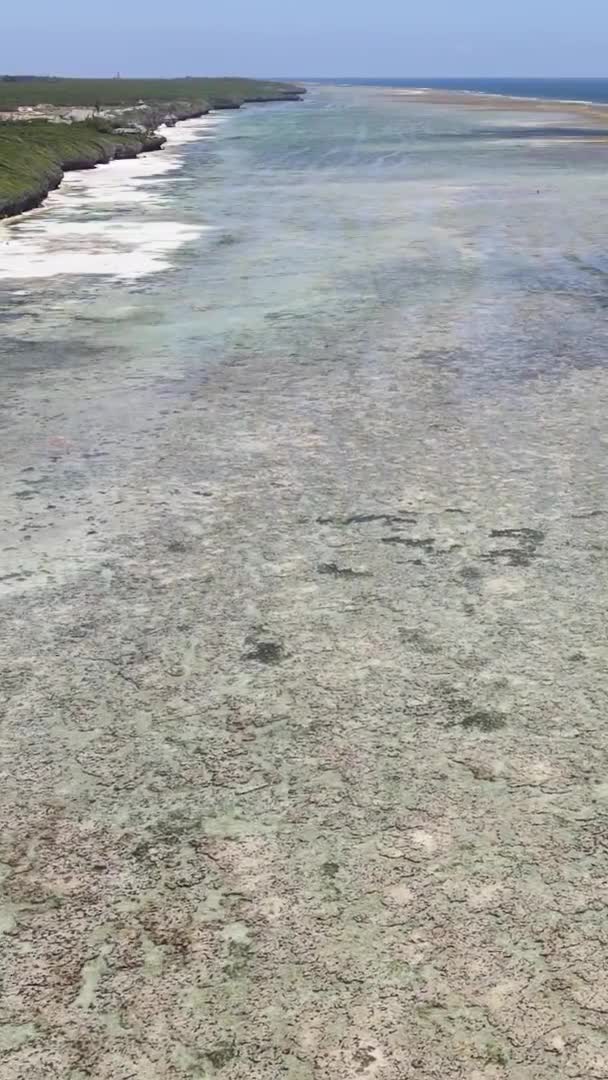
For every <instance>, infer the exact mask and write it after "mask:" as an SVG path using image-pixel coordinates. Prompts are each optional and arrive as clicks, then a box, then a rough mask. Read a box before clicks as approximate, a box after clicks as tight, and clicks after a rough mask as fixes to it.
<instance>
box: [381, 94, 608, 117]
mask: <svg viewBox="0 0 608 1080" xmlns="http://www.w3.org/2000/svg"><path fill="white" fill-rule="evenodd" d="M378 92H379V93H380V94H381V96H382V97H386V98H392V99H394V100H397V101H401V102H404V103H406V104H407V103H409V104H415V105H454V106H458V105H460V106H467V107H472V108H477V109H490V110H496V111H504V112H539V113H559V114H561V115H563V114H568V115H572V116H577V117H579V118H583V119H585V120H586V121H587V122H588V123H590V124H593V123H598V122H600V121H601V122H602V123H604V124H606V125H608V104H602V103H601V102H592V101H576V100H566V99H563V100H560V99H558V98H540V97H518V96H516V95H508V94H498V93H496V94H494V93H484V92H483V91H478V90H438V89H432V88H430V87H425V86H420V87H411V88H410V87H408V88H404V87H396V86H395V87H379V88H378Z"/></svg>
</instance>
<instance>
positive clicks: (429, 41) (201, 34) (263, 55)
mask: <svg viewBox="0 0 608 1080" xmlns="http://www.w3.org/2000/svg"><path fill="white" fill-rule="evenodd" d="M6 7H7V10H5V11H3V13H2V28H1V32H0V72H2V73H5V74H19V73H27V74H38V75H40V74H54V75H58V74H61V75H81V76H85V75H99V76H104V75H114V74H116V73H117V72H120V73H121V74H122V75H123V76H129V75H133V76H142V75H170V76H171V75H175V76H176V75H227V74H234V75H251V76H268V77H271V76H276V77H281V76H284V77H289V76H292V77H299V78H305V77H309V78H314V77H322V76H325V77H340V78H346V77H349V76H353V77H354V76H360V77H365V76H367V77H372V76H383V77H389V76H400V77H402V78H408V77H412V78H414V77H417V76H418V75H427V76H429V77H430V76H450V75H452V76H458V75H462V76H473V75H477V76H484V75H485V76H490V75H496V76H498V75H504V76H506V75H513V76H518V75H519V76H525V75H530V76H532V75H538V76H552V75H553V76H559V75H561V76H568V75H570V76H584V75H589V76H601V75H608V47H607V46H608V2H607V0H299V2H297V0H227V2H222V0H215V2H213V3H211V2H210V0H171V2H169V0H162V2H161V0H99V3H94V2H92V0H27V3H23V4H15V3H12V4H8V3H7V5H6Z"/></svg>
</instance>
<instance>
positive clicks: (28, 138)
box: [0, 120, 163, 217]
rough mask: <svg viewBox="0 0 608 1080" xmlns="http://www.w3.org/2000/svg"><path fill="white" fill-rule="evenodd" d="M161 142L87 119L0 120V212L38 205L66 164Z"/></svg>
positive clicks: (82, 164)
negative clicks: (68, 121) (59, 121)
mask: <svg viewBox="0 0 608 1080" xmlns="http://www.w3.org/2000/svg"><path fill="white" fill-rule="evenodd" d="M162 143H163V140H162V138H160V137H155V136H151V135H146V134H145V133H141V134H139V133H132V134H118V133H114V132H112V131H100V130H99V128H98V126H97V125H96V124H95V123H89V122H87V121H85V122H83V123H77V124H53V123H49V122H48V121H46V120H32V121H29V122H28V121H24V122H21V121H14V122H11V121H9V122H8V123H4V124H0V217H3V216H6V215H7V214H10V213H19V212H20V211H22V210H28V209H30V208H31V207H33V206H37V205H38V204H39V203H40V202H41V201H42V199H44V198H45V197H46V195H47V194H48V192H49V191H50V190H51V189H52V188H54V187H57V185H58V184H59V183H60V182H61V179H62V177H63V174H64V172H65V171H66V170H68V169H79V168H91V167H92V166H94V165H97V164H99V163H100V162H102V161H111V160H112V159H113V158H116V157H135V156H136V155H137V154H139V153H141V151H142V150H144V149H149V150H153V149H160V147H161V146H162Z"/></svg>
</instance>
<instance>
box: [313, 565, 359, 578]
mask: <svg viewBox="0 0 608 1080" xmlns="http://www.w3.org/2000/svg"><path fill="white" fill-rule="evenodd" d="M317 573H318V574H328V575H330V576H331V577H344V578H358V577H370V574H369V572H368V571H367V570H353V569H352V567H350V566H338V564H337V563H335V562H332V563H320V565H319V566H318V567H317Z"/></svg>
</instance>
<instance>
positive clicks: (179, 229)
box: [0, 116, 224, 282]
mask: <svg viewBox="0 0 608 1080" xmlns="http://www.w3.org/2000/svg"><path fill="white" fill-rule="evenodd" d="M223 122H224V121H223V120H222V118H220V117H211V116H204V117H199V118H192V119H190V120H187V121H180V122H179V124H173V125H171V126H170V127H168V128H167V129H166V130H165V131H164V132H163V131H162V128H161V129H160V133H161V135H162V138H163V147H162V148H163V153H162V154H157V153H154V154H149V155H148V154H142V155H140V156H137V157H135V158H129V159H123V160H114V161H111V162H107V163H102V164H100V165H99V166H97V167H96V168H94V169H84V170H72V171H71V172H69V173H68V174H67V175H66V176H65V178H64V180H63V183H62V184H61V187H60V188H58V189H56V190H55V191H53V192H51V193H50V194H49V198H48V200H47V201H46V202H45V203H44V205H42V206H40V207H37V208H35V209H33V210H32V211H29V212H28V213H26V214H20V215H16V216H15V217H12V218H6V219H4V220H3V221H0V240H1V241H2V243H1V244H0V282H1V281H12V280H15V281H21V280H23V281H25V280H30V279H41V278H47V279H48V278H53V277H56V276H58V275H62V274H63V275H74V274H76V275H90V276H111V277H117V278H121V279H123V280H125V281H133V280H136V279H137V278H139V277H142V276H144V275H146V274H150V273H156V272H159V271H162V270H166V269H169V268H170V266H171V265H172V264H171V262H170V260H169V258H168V256H169V255H170V253H171V252H173V251H175V250H176V249H177V248H179V247H181V246H182V245H183V244H185V243H187V242H189V241H191V240H194V239H196V237H198V236H200V235H201V233H202V232H204V231H205V230H206V229H207V228H209V226H206V225H204V224H200V223H197V224H194V223H192V222H188V221H183V220H177V219H171V220H167V219H166V217H165V211H166V208H167V206H168V205H169V204H168V202H167V199H166V195H165V191H164V185H165V183H166V182H167V181H170V180H172V179H174V177H175V174H176V173H177V172H179V170H180V168H181V167H182V164H183V159H182V156H181V154H180V152H179V151H180V150H181V148H182V147H183V146H185V145H186V144H187V143H190V142H193V141H197V140H199V139H204V138H205V137H211V136H212V134H213V132H214V130H215V129H216V128H217V127H218V125H219V124H221V123H223ZM139 206H141V208H142V210H143V211H144V212H145V213H144V214H143V215H140V214H138V215H137V218H132V217H128V218H125V217H124V212H125V211H129V210H130V209H132V208H133V209H137V208H138V207H139ZM157 210H158V211H160V213H159V214H156V211H157Z"/></svg>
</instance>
